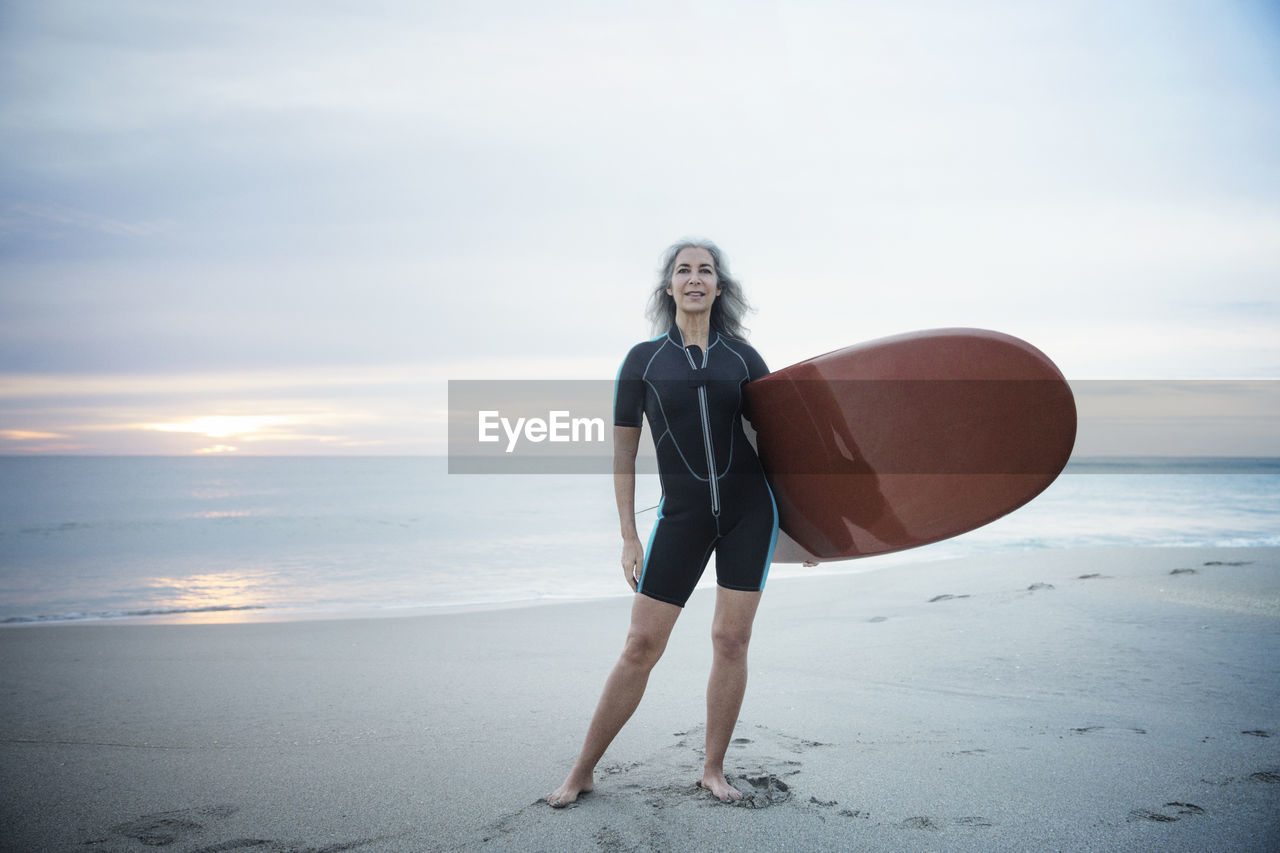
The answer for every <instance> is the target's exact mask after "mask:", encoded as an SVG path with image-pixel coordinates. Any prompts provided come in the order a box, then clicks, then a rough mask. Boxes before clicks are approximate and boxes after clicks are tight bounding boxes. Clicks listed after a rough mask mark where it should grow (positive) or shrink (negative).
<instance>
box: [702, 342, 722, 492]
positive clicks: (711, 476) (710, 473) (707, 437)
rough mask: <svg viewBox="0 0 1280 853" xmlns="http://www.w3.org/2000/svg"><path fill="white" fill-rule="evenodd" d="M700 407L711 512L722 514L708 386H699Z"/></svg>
mask: <svg viewBox="0 0 1280 853" xmlns="http://www.w3.org/2000/svg"><path fill="white" fill-rule="evenodd" d="M704 366H705V365H704ZM698 408H699V409H700V410H701V412H702V444H703V446H704V447H706V448H707V480H708V482H710V483H711V514H712V515H716V516H718V515H720V485H719V483H717V482H716V480H717V477H716V455H715V453H714V452H713V451H712V449H711V420H710V418H709V417H708V415H707V386H705V385H699V386H698Z"/></svg>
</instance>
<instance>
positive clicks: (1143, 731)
mask: <svg viewBox="0 0 1280 853" xmlns="http://www.w3.org/2000/svg"><path fill="white" fill-rule="evenodd" d="M1107 730H1108V727H1107V726H1081V727H1080V728H1078V729H1072V730H1071V731H1073V732H1075V733H1076V734H1078V735H1087V734H1089V733H1090V732H1104V731H1107ZM1112 731H1124V732H1133V733H1134V734H1135V735H1145V734H1146V733H1147V730H1146V729H1112Z"/></svg>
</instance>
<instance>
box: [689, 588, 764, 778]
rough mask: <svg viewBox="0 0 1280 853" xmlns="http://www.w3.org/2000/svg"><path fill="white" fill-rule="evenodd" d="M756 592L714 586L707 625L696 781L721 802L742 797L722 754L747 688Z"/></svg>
mask: <svg viewBox="0 0 1280 853" xmlns="http://www.w3.org/2000/svg"><path fill="white" fill-rule="evenodd" d="M760 595H761V594H760V593H759V592H744V591H742V590H737V589H725V588H724V587H716V615H715V619H714V621H713V622H712V626H711V646H712V649H713V652H714V654H713V657H712V660H711V678H710V679H709V680H708V682H707V759H706V764H705V765H704V767H703V771H702V781H701V782H700V783H699V784H700V785H701V786H702V787H704V788H706V789H707V790H708V791H710V792H711V793H712V794H713V795H715V797H716V799H718V800H721V801H722V802H726V803H727V802H730V801H731V800H740V799H742V792H740V791H739V790H738V789H736V788H734V787H733V786H732V785H730V784H729V783H728V781H727V780H726V779H725V778H724V754H725V752H726V751H727V750H728V749H729V741H730V739H731V738H732V737H733V727H734V726H735V725H736V724H737V722H738V711H739V710H741V708H742V696H743V694H744V693H745V692H746V690H747V645H748V644H749V643H750V642H751V625H752V623H753V622H754V621H755V618H756V608H757V607H759V605H760Z"/></svg>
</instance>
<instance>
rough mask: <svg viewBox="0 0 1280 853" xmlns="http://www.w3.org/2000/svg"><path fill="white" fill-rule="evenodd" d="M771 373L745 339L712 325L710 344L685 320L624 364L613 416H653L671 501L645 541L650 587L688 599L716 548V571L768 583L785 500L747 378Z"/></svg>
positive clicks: (737, 583)
mask: <svg viewBox="0 0 1280 853" xmlns="http://www.w3.org/2000/svg"><path fill="white" fill-rule="evenodd" d="M766 373H768V368H767V367H765V363H764V359H762V358H760V355H759V354H758V353H757V352H756V351H755V350H754V349H752V348H751V346H750V345H749V344H747V343H746V342H744V341H740V340H736V339H733V338H727V337H725V336H723V335H721V334H719V333H717V332H714V331H712V332H711V333H710V339H709V342H708V346H707V348H706V350H705V351H704V350H703V349H702V348H701V347H698V346H689V347H687V348H686V347H685V346H684V341H683V338H682V337H681V334H680V329H679V327H678V326H672V327H671V330H670V331H669V332H668V333H667V334H665V335H663V336H662V337H660V338H654V339H653V340H651V341H645V342H644V343H640V344H636V345H635V346H634V347H632V348H631V352H629V353H628V354H627V358H626V360H625V361H623V363H622V368H621V369H620V370H619V371H618V381H617V385H616V387H615V391H614V404H613V422H614V424H616V425H617V426H625V427H638V426H640V423H641V413H642V412H643V414H644V416H645V417H647V418H648V420H649V429H650V430H651V431H652V432H653V443H654V447H655V448H656V450H657V453H658V474H659V476H660V477H661V480H662V492H663V497H662V503H661V504H660V505H659V506H658V519H657V521H655V522H654V525H653V533H652V534H651V535H650V537H649V547H648V548H647V549H646V551H645V559H644V571H643V573H642V574H641V576H640V587H639V589H640V592H642V593H644V594H645V595H648V596H650V597H651V598H656V599H658V600H660V601H666V602H669V603H671V604H675V605H677V606H680V607H683V606H684V603H685V602H686V601H687V600H688V599H689V595H690V594H691V593H692V592H693V588H694V586H695V585H697V583H698V579H699V578H700V577H701V576H702V571H703V569H705V568H706V566H707V560H708V559H710V557H711V551H712V549H714V550H715V552H716V581H717V583H719V585H720V586H723V587H727V588H729V589H741V590H751V591H758V590H761V589H764V582H765V578H766V577H767V576H768V574H769V563H770V561H771V560H772V559H773V549H774V545H775V544H776V543H777V538H778V509H777V506H776V504H775V503H774V500H773V493H772V492H771V491H770V490H769V484H768V482H767V481H766V480H765V476H764V469H763V468H762V467H761V465H760V460H759V458H758V457H757V456H756V454H755V451H754V450H753V449H752V447H751V445H750V444H749V443H748V442H747V436H746V433H745V432H743V429H742V413H743V412H742V408H743V403H744V398H743V393H742V386H744V385H745V384H746V383H747V382H749V381H751V380H752V379H757V378H759V377H761V376H763V375H764V374H766Z"/></svg>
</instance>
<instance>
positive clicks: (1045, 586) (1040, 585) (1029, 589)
mask: <svg viewBox="0 0 1280 853" xmlns="http://www.w3.org/2000/svg"><path fill="white" fill-rule="evenodd" d="M1053 588H1054V587H1053V584H1051V583H1033V584H1032V585H1031V586H1029V587H1027V592H1039V591H1040V590H1042V589H1053Z"/></svg>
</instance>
